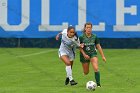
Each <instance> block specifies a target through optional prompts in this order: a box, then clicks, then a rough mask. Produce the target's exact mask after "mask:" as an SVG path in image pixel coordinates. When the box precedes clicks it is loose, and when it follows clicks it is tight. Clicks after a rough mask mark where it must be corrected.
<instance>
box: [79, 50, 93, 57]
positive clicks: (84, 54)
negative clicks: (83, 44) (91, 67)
mask: <svg viewBox="0 0 140 93" xmlns="http://www.w3.org/2000/svg"><path fill="white" fill-rule="evenodd" d="M79 50H80V52H81V53H82V54H83V56H84V58H85V59H86V60H88V59H90V57H89V56H88V55H87V54H86V53H85V51H84V50H83V48H79Z"/></svg>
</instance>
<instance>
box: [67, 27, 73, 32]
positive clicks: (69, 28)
mask: <svg viewBox="0 0 140 93" xmlns="http://www.w3.org/2000/svg"><path fill="white" fill-rule="evenodd" d="M71 29H74V31H75V27H73V26H69V27H68V28H67V31H69V30H71Z"/></svg>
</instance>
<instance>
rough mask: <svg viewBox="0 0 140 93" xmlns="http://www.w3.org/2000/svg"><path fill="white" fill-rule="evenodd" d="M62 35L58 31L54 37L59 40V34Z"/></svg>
mask: <svg viewBox="0 0 140 93" xmlns="http://www.w3.org/2000/svg"><path fill="white" fill-rule="evenodd" d="M60 35H62V32H60V33H58V34H57V35H56V37H55V39H56V40H59V36H60Z"/></svg>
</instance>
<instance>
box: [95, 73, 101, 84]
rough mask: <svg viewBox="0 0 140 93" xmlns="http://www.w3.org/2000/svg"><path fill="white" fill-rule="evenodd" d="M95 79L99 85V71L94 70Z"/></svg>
mask: <svg viewBox="0 0 140 93" xmlns="http://www.w3.org/2000/svg"><path fill="white" fill-rule="evenodd" d="M95 80H96V83H97V85H100V72H99V71H98V72H95Z"/></svg>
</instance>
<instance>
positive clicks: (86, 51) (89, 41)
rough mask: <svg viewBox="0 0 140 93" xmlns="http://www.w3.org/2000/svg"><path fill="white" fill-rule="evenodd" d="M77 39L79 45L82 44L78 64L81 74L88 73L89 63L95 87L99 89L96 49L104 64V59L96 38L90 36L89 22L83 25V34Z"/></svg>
mask: <svg viewBox="0 0 140 93" xmlns="http://www.w3.org/2000/svg"><path fill="white" fill-rule="evenodd" d="M79 39H80V43H81V44H82V43H83V44H84V47H83V49H82V48H81V49H80V62H81V63H82V67H83V72H84V74H85V75H87V74H88V73H89V64H90V62H91V64H92V67H93V69H94V72H95V80H96V83H97V86H98V87H101V84H100V72H99V69H98V58H97V50H96V49H98V51H99V53H100V54H101V56H102V59H103V61H104V62H106V58H105V56H104V53H103V51H102V48H101V46H100V41H99V39H98V37H97V36H96V35H95V34H92V24H91V23H90V22H88V23H86V24H85V25H84V33H83V34H82V35H81V36H80V37H79Z"/></svg>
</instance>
